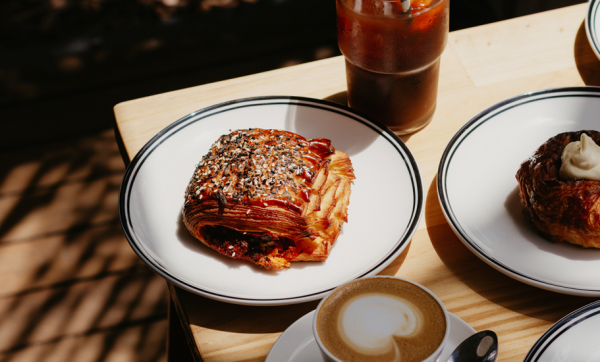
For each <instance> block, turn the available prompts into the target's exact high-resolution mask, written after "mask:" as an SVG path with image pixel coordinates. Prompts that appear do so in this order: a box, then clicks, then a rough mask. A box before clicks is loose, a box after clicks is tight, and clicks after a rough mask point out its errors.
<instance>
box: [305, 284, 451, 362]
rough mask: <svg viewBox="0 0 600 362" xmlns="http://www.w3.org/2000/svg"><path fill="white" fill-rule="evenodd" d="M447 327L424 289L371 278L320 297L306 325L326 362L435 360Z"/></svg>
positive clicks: (444, 317)
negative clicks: (311, 331)
mask: <svg viewBox="0 0 600 362" xmlns="http://www.w3.org/2000/svg"><path fill="white" fill-rule="evenodd" d="M449 323H450V322H449V319H448V312H447V311H446V308H444V305H443V304H442V302H441V301H440V300H439V298H438V297H437V296H435V294H433V293H432V292H431V291H429V290H428V289H427V288H425V287H423V286H422V285H419V284H417V283H415V282H412V281H409V280H406V279H401V278H396V277H389V276H375V277H370V278H363V279H357V280H354V281H351V282H349V283H347V284H344V285H342V286H340V287H338V288H336V289H335V290H334V291H333V292H331V293H330V294H329V295H328V296H326V297H325V298H323V300H322V301H321V303H319V306H318V307H317V309H316V311H315V316H314V319H313V325H312V327H313V334H314V337H315V340H316V342H317V344H318V346H319V348H320V349H321V353H322V354H323V357H324V358H325V360H327V361H334V362H354V361H378V362H388V361H389V362H400V361H401V362H435V361H437V359H438V358H439V356H440V354H441V353H442V349H443V348H444V344H445V343H446V341H447V339H448V334H449V331H450V324H449Z"/></svg>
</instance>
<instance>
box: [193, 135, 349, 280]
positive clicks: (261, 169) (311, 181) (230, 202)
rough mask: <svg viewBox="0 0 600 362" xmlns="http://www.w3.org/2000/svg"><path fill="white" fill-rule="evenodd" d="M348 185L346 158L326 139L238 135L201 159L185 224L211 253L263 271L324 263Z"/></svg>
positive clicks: (342, 213) (342, 217)
mask: <svg viewBox="0 0 600 362" xmlns="http://www.w3.org/2000/svg"><path fill="white" fill-rule="evenodd" d="M353 180H354V170H353V169H352V163H351V162H350V158H349V157H348V155H347V154H346V153H344V152H342V151H337V150H335V148H334V147H333V146H332V145H331V142H330V141H329V140H327V139H323V138H317V139H312V140H307V139H306V138H304V137H302V136H300V135H297V134H295V133H292V132H287V131H280V130H265V129H257V128H254V129H252V128H251V129H245V130H237V131H233V132H231V133H230V134H227V135H224V136H221V137H220V138H219V139H218V140H217V141H216V142H215V143H214V144H213V145H212V146H211V148H210V151H209V152H208V154H206V155H205V156H203V157H202V160H201V161H200V163H199V164H198V166H197V167H196V170H195V171H194V174H193V176H192V178H191V180H190V183H189V185H188V186H187V189H186V192H185V202H184V207H183V220H184V223H185V225H186V227H187V229H188V230H189V231H190V233H192V235H194V236H195V237H196V238H197V239H199V240H200V241H201V242H202V243H203V244H205V245H206V246H208V247H209V248H212V249H214V250H216V251H217V252H219V253H221V254H223V255H226V256H228V257H230V258H234V259H241V260H247V261H251V262H253V263H255V264H257V265H260V266H262V267H265V268H267V269H282V268H287V267H289V265H290V262H291V261H325V260H326V259H327V257H328V256H329V253H330V251H331V247H332V246H333V244H334V243H335V241H336V239H337V237H338V235H339V233H340V229H341V227H342V224H343V223H344V222H346V221H347V208H348V203H349V200H350V185H351V184H352V182H353Z"/></svg>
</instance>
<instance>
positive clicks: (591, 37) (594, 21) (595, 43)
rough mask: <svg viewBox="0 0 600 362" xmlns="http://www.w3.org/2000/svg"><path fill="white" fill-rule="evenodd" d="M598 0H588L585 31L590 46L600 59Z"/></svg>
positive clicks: (599, 5)
mask: <svg viewBox="0 0 600 362" xmlns="http://www.w3.org/2000/svg"><path fill="white" fill-rule="evenodd" d="M599 30H600V0H589V3H588V11H587V15H586V17H585V33H586V35H587V38H588V41H589V42H590V46H591V47H592V49H593V50H594V53H596V56H597V57H598V59H600V32H599Z"/></svg>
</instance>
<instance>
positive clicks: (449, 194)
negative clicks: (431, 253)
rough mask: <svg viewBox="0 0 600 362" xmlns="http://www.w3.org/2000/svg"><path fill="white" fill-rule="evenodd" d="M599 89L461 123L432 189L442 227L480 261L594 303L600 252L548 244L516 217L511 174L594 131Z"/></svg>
mask: <svg viewBox="0 0 600 362" xmlns="http://www.w3.org/2000/svg"><path fill="white" fill-rule="evenodd" d="M599 116H600V88H597V87H574V88H557V89H548V90H542V91H536V92H532V93H527V94H524V95H520V96H517V97H514V98H510V99H508V100H505V101H503V102H500V103H498V104H496V105H494V106H492V107H490V108H488V109H486V110H485V111H483V112H482V113H480V114H478V115H477V116H475V117H474V118H473V119H471V120H470V121H469V122H467V123H466V124H465V125H464V126H463V127H462V128H461V129H460V130H459V131H458V132H457V133H456V135H455V136H454V138H452V140H451V141H450V143H449V144H448V146H447V147H446V150H445V151H444V154H443V156H442V160H441V161H440V166H439V170H438V178H437V186H438V195H439V198H440V203H441V205H442V209H443V210H444V214H445V216H446V219H447V220H448V222H449V223H450V226H451V227H452V228H453V230H454V232H455V233H456V235H457V236H458V237H459V238H460V239H461V240H462V242H463V243H464V244H465V245H466V246H467V247H468V248H469V249H471V251H473V252H474V253H475V254H476V255H477V256H478V257H480V258H481V259H482V260H483V261H485V262H486V263H488V264H489V265H491V266H492V267H494V268H496V269H497V270H499V271H501V272H502V273H504V274H506V275H508V276H510V277H513V278H515V279H517V280H520V281H522V282H525V283H527V284H530V285H533V286H536V287H540V288H544V289H548V290H552V291H555V292H560V293H566V294H574V295H583V296H600V276H599V274H598V271H600V250H597V249H583V248H581V247H578V246H575V245H571V244H569V243H553V242H550V241H548V240H546V239H544V238H542V237H541V236H539V235H538V233H537V232H536V231H535V230H534V229H533V227H532V226H531V225H530V224H529V222H528V221H527V220H526V219H525V218H524V216H523V215H522V212H521V206H520V201H519V189H518V184H517V180H516V178H515V174H516V173H517V170H518V169H519V167H520V165H521V163H522V162H523V161H525V160H526V159H527V158H528V157H530V156H531V155H532V154H533V153H534V152H535V151H536V150H537V149H538V148H539V147H540V146H541V145H542V144H543V143H544V142H546V141H547V140H548V139H549V138H551V137H553V136H555V135H557V134H559V133H562V132H568V131H579V130H585V129H588V130H600V118H599Z"/></svg>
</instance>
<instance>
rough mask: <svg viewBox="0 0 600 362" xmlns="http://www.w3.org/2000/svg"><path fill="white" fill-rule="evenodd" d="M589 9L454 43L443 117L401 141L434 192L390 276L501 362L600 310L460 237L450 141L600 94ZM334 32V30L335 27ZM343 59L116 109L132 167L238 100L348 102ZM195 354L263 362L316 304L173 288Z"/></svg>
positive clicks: (445, 63)
mask: <svg viewBox="0 0 600 362" xmlns="http://www.w3.org/2000/svg"><path fill="white" fill-rule="evenodd" d="M586 9H587V4H580V5H575V6H570V7H566V8H562V9H558V10H553V11H548V12H544V13H539V14H535V15H530V16H525V17H521V18H516V19H511V20H506V21H502V22H498V23H493V24H488V25H484V26H480V27H475V28H470V29H464V30H460V31H456V32H452V33H450V36H449V39H448V45H447V47H446V50H445V52H444V54H443V56H442V64H441V74H440V85H439V94H438V105H437V110H436V113H435V116H434V118H433V120H432V122H431V123H430V124H429V125H428V126H427V127H426V128H425V129H423V130H422V131H420V132H418V133H416V134H413V135H409V136H403V137H401V138H402V139H403V141H404V142H405V143H406V145H407V146H408V148H409V149H410V151H411V152H412V154H413V155H414V157H415V159H416V161H417V163H418V164H419V168H420V170H421V174H422V177H423V181H424V185H425V208H424V215H423V218H422V220H421V223H420V225H419V228H418V230H417V232H416V234H415V235H414V237H413V239H412V242H411V244H410V246H409V247H407V248H406V249H405V251H404V252H403V253H402V255H400V256H399V257H398V258H397V259H396V260H395V261H394V262H393V263H392V264H391V265H390V266H389V267H387V268H386V269H385V270H384V271H383V272H382V274H388V275H396V276H399V277H403V278H408V279H410V280H413V281H416V282H418V283H420V284H422V285H424V286H426V287H427V288H429V289H430V290H432V291H433V292H434V293H435V294H437V295H438V296H439V297H440V299H441V300H442V301H443V303H444V304H445V306H446V308H447V309H448V310H449V311H450V312H452V313H454V314H455V315H457V316H458V317H460V318H462V319H463V320H464V321H465V322H467V323H468V324H470V325H471V326H472V327H473V328H474V329H475V330H477V331H481V330H485V329H491V330H494V331H495V332H496V333H497V334H498V337H499V342H500V354H499V357H498V361H521V360H523V358H524V357H525V355H526V354H527V352H528V351H529V349H530V348H531V346H532V345H533V344H534V343H535V341H536V340H537V339H538V338H539V337H540V336H541V335H542V334H543V332H544V331H545V330H546V329H548V328H549V327H550V326H551V325H552V324H553V323H554V322H556V321H557V320H559V319H560V318H561V317H563V316H565V315H566V314H568V313H570V312H572V311H574V310H575V309H577V308H579V307H581V306H583V305H585V304H588V303H590V302H592V301H593V299H592V298H583V297H575V296H569V295H563V294H557V293H553V292H549V291H545V290H541V289H537V288H535V287H532V286H529V285H526V284H523V283H520V282H518V281H516V280H513V279H511V278H509V277H507V276H505V275H504V274H501V273H500V272H498V271H496V270H495V269H493V268H492V267H490V266H488V265H487V264H485V263H484V262H483V261H481V260H480V259H479V258H477V257H476V256H475V255H474V254H473V253H471V252H470V251H469V250H468V249H467V248H466V247H465V246H464V245H463V244H462V243H461V242H460V241H459V239H458V238H457V237H456V236H455V235H454V233H453V232H452V229H451V228H450V226H449V224H448V223H447V221H446V219H445V218H444V215H443V212H442V209H441V206H440V204H439V201H438V195H437V189H436V181H435V179H436V172H437V169H438V166H439V162H440V158H441V155H442V153H443V151H444V149H445V147H446V145H447V143H448V142H449V141H450V139H451V138H452V136H453V135H454V134H455V133H456V132H457V131H458V130H459V128H460V127H461V126H462V125H463V124H465V123H466V122H467V121H468V120H469V119H470V118H471V117H473V116H475V115H476V114H477V113H479V112H480V111H482V110H484V109H485V108H486V107H488V106H491V105H493V104H494V103H496V102H499V101H501V100H503V99H506V98H509V97H512V96H515V95H518V94H522V93H525V92H529V91H533V90H538V89H544V88H552V87H562V86H582V85H600V61H599V60H598V59H597V58H596V56H595V55H594V53H593V51H592V49H591V47H590V45H589V43H588V40H587V38H586V34H585V25H584V18H585V15H586ZM332 21H334V20H332ZM345 91H346V79H345V71H344V60H343V57H335V58H330V59H326V60H321V61H316V62H312V63H306V64H302V65H297V66H293V67H289V68H283V69H278V70H274V71H270V72H265V73H260V74H255V75H251V76H246V77H242V78H237V79H231V80H226V81H222V82H217V83H212V84H206V85H202V86H198V87H193V88H188V89H182V90H178V91H174V92H169V93H164V94H158V95H155V96H151V97H146V98H141V99H136V100H132V101H128V102H123V103H120V104H118V105H116V106H115V109H114V110H115V116H116V122H117V126H118V131H119V133H120V136H121V138H122V140H123V145H124V146H125V149H126V152H127V154H128V156H129V157H130V158H133V157H134V156H135V155H136V153H137V152H138V151H139V150H140V149H141V148H142V147H143V146H144V144H145V143H146V142H147V141H148V140H149V139H150V138H151V137H152V136H154V135H155V134H156V133H157V132H158V131H160V130H161V129H162V128H164V127H165V126H167V125H168V124H170V123H172V122H174V121H175V120H177V119H179V118H180V117H183V116H185V115H187V114H189V113H191V112H193V111H196V110H199V109H201V108H204V107H206V106H210V105H213V104H216V103H220V102H224V101H229V100H232V99H237V98H244V97H251V96H264V95H292V96H304V97H313V98H320V99H327V100H332V101H334V102H338V103H345V102H346V93H345ZM171 293H172V297H173V300H174V301H175V306H176V308H177V312H178V315H179V317H180V320H181V321H182V324H183V328H184V332H185V334H186V336H187V338H189V341H190V342H192V352H193V354H194V355H195V356H196V357H199V356H201V358H202V360H204V361H254V360H257V361H258V360H264V359H265V357H266V355H267V354H268V352H269V350H270V348H271V347H272V345H273V343H274V342H275V341H276V340H277V338H278V337H279V336H280V335H281V333H282V332H283V331H284V330H285V329H286V328H287V327H288V326H289V325H290V324H292V323H293V322H294V321H295V320H296V319H298V318H299V317H301V316H302V315H304V314H306V313H308V312H310V311H311V310H313V309H314V308H315V307H316V304H317V302H310V303H304V304H298V305H290V306H280V307H252V306H241V305H233V304H227V303H223V302H217V301H214V300H210V299H206V298H203V297H200V296H197V295H194V294H191V293H189V292H186V291H183V290H181V289H179V288H176V287H174V286H171Z"/></svg>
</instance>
